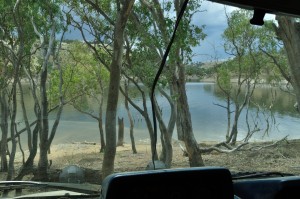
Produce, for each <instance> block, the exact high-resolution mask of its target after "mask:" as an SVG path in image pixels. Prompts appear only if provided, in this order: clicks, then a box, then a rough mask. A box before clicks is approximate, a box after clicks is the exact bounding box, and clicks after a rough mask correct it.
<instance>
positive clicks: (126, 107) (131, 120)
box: [124, 81, 137, 154]
mask: <svg viewBox="0 0 300 199" xmlns="http://www.w3.org/2000/svg"><path fill="white" fill-rule="evenodd" d="M124 87H125V95H126V96H128V83H127V81H125V85H124ZM125 109H126V111H127V115H128V119H129V123H130V129H129V134H130V141H131V149H132V153H133V154H136V153H137V150H136V147H135V140H134V132H133V128H134V122H133V119H132V116H131V113H130V110H129V106H128V99H127V98H126V97H125Z"/></svg>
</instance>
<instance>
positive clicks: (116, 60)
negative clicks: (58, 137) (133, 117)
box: [102, 0, 134, 179]
mask: <svg viewBox="0 0 300 199" xmlns="http://www.w3.org/2000/svg"><path fill="white" fill-rule="evenodd" d="M122 4H123V5H122V8H120V10H119V11H118V15H117V19H116V23H115V30H114V45H113V56H112V62H111V65H110V81H109V89H108V90H109V92H108V98H107V107H106V120H105V132H106V148H105V152H104V158H103V164H102V172H103V179H104V178H105V177H106V176H108V175H109V174H112V173H113V172H114V162H115V154H116V114H117V105H118V97H119V86H120V73H121V66H122V56H123V44H124V30H125V26H126V23H127V20H128V17H129V14H130V12H131V9H132V7H133V4H134V0H128V1H123V3H122Z"/></svg>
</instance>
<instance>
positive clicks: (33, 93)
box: [0, 0, 300, 196]
mask: <svg viewBox="0 0 300 199" xmlns="http://www.w3.org/2000/svg"><path fill="white" fill-rule="evenodd" d="M186 3H187V2H184V1H181V0H174V1H171V0H166V1H158V0H153V1H145V0H141V1H135V0H128V1H90V0H86V1H72V0H53V1H38V2H35V1H19V0H13V1H4V2H0V15H1V17H0V53H1V54H0V102H1V104H0V105H1V106H0V107H1V108H0V111H1V113H0V119H1V122H0V123H1V138H0V139H1V142H0V147H1V148H0V149H1V150H0V153H1V159H0V161H1V167H0V181H19V182H21V181H23V182H25V181H38V182H40V181H41V182H57V183H75V184H78V183H79V184H84V185H86V186H91V187H92V185H91V184H96V185H98V188H95V187H93V189H92V190H93V191H95V190H100V185H101V184H102V181H103V180H104V178H105V177H107V176H108V175H110V174H113V173H118V172H127V171H142V170H153V169H169V168H188V167H203V166H220V167H225V168H228V169H229V170H230V171H231V172H232V173H235V174H236V173H246V174H253V173H257V172H278V173H285V174H293V175H298V174H299V173H300V167H299V164H300V158H299V155H298V154H299V153H298V151H299V150H300V142H299V138H300V134H299V132H300V126H299V122H300V113H299V106H298V104H299V103H300V75H299V74H300V69H299V63H300V56H298V55H299V51H300V43H299V41H300V38H299V36H300V32H299V28H298V26H299V19H298V18H294V17H291V16H286V15H275V14H266V15H265V16H264V21H263V23H261V21H259V23H258V24H259V25H260V26H257V25H252V24H251V23H250V20H251V19H252V18H253V14H254V12H253V11H252V10H245V9H240V8H237V7H232V6H224V5H223V4H218V3H212V2H210V1H189V2H188V3H187V4H186ZM185 6H186V7H185ZM263 14H265V13H263ZM176 20H177V23H176ZM254 21H255V20H254ZM252 22H253V20H252ZM176 25H178V27H177V26H176ZM175 27H176V28H175ZM173 36H174V37H173ZM172 39H174V40H172ZM168 50H169V52H168ZM297 53H298V54H297ZM162 60H165V62H162ZM158 71H159V73H158ZM158 74H159V75H158ZM13 186H18V187H20V186H22V187H24V184H22V183H21V185H20V184H18V185H15V184H13V185H12V184H1V188H0V189H1V193H2V194H3V195H2V196H7V194H8V192H9V191H8V190H11V189H14V190H16V188H12V187H13ZM34 186H37V184H34V183H33V184H30V185H28V184H26V188H28V187H29V188H31V187H34ZM45 186H47V187H48V186H49V184H48V185H45V184H43V187H42V188H41V186H40V185H39V188H38V190H39V191H40V190H44V188H45ZM5 187H6V188H5ZM40 188H41V189H40ZM53 188H54V187H53V186H52V187H51V188H50V190H53ZM55 188H57V187H55ZM77 188H78V187H77ZM22 189H23V188H22ZM66 190H69V189H66ZM69 191H77V192H80V193H85V194H89V193H90V192H88V193H87V192H86V191H85V192H82V189H81V190H78V189H72V190H69ZM33 192H37V191H36V190H35V191H33ZM28 193H32V191H29V192H28ZM91 193H92V194H94V193H95V192H91ZM19 195H21V194H19Z"/></svg>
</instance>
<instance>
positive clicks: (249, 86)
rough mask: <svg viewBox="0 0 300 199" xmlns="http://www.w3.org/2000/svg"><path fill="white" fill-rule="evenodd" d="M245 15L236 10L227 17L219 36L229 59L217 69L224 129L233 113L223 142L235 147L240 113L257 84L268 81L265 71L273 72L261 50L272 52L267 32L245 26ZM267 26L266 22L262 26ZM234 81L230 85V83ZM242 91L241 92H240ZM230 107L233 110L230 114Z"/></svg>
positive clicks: (264, 28)
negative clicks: (222, 96)
mask: <svg viewBox="0 0 300 199" xmlns="http://www.w3.org/2000/svg"><path fill="white" fill-rule="evenodd" d="M249 17H250V12H249V11H243V10H236V11H233V12H232V13H230V15H229V16H228V15H227V20H228V21H227V24H228V27H227V28H226V29H225V31H224V33H223V38H224V42H225V44H224V49H225V51H226V52H227V53H228V54H229V55H231V56H232V57H233V58H232V59H231V60H228V61H226V62H224V63H222V64H221V65H220V66H219V68H218V73H217V75H218V76H217V83H218V86H219V88H220V89H221V91H222V92H223V93H224V94H225V96H226V101H227V105H226V108H227V115H228V128H229V126H230V120H231V117H230V114H231V113H232V112H233V113H234V116H233V124H232V126H231V130H229V129H228V130H227V134H226V142H228V143H229V142H230V143H231V144H235V143H236V140H237V135H238V122H239V118H240V115H241V112H242V110H243V109H244V108H245V107H246V106H248V105H249V103H250V100H251V97H252V95H253V92H254V90H255V88H256V85H257V83H259V82H260V80H266V79H268V78H269V79H270V80H271V79H272V78H270V76H271V74H268V72H267V71H268V70H272V69H271V68H274V65H273V64H270V63H269V60H268V59H267V57H266V56H265V54H264V53H263V52H262V51H261V50H262V49H265V50H268V51H269V50H270V48H269V47H270V46H273V48H276V46H275V43H276V41H275V40H274V39H272V38H271V37H270V38H268V37H266V35H268V34H267V33H270V30H269V29H268V28H266V27H256V26H252V25H250V24H249V20H248V19H249ZM266 23H267V24H268V26H269V25H270V22H266ZM232 80H234V83H231V81H232ZM243 89H244V90H245V92H243ZM231 103H233V106H234V110H233V111H232V110H231V106H232V105H231Z"/></svg>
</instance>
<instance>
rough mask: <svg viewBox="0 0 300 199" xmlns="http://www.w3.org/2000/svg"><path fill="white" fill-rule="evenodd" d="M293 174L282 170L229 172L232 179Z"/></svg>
mask: <svg viewBox="0 0 300 199" xmlns="http://www.w3.org/2000/svg"><path fill="white" fill-rule="evenodd" d="M285 176H294V175H293V174H290V173H282V172H237V173H231V177H232V180H242V179H251V178H270V177H285Z"/></svg>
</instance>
